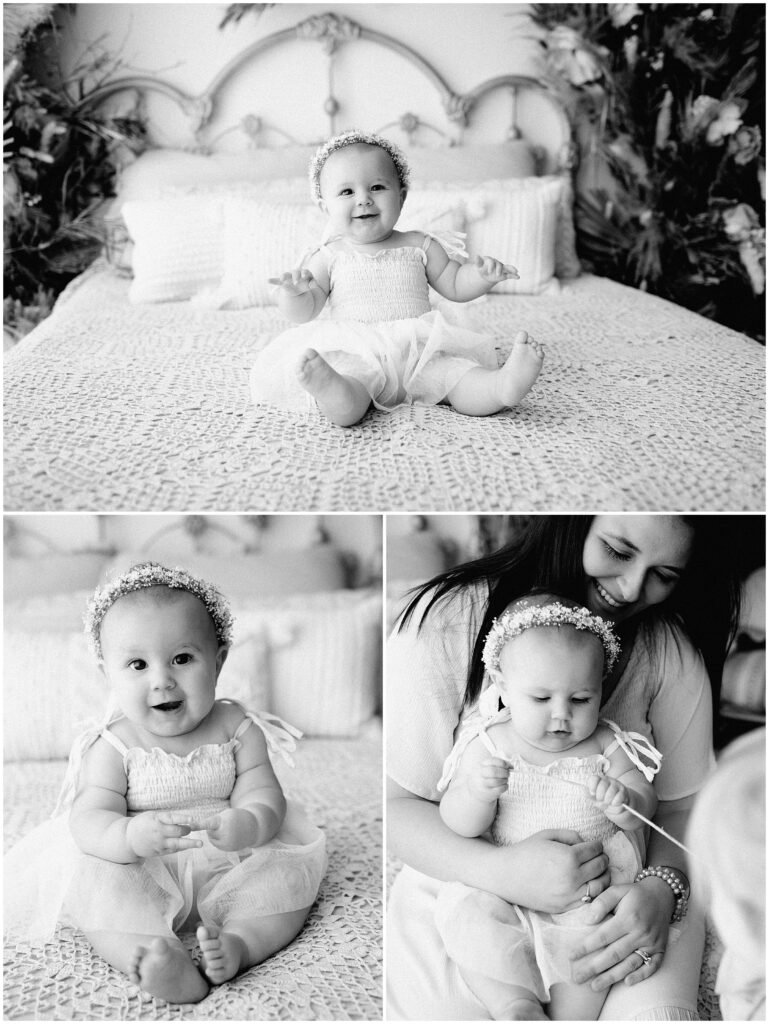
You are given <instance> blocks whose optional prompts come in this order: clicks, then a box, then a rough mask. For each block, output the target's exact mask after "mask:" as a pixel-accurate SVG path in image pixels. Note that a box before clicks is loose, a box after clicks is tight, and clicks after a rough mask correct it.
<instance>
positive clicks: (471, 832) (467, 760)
mask: <svg viewBox="0 0 769 1024" xmlns="http://www.w3.org/2000/svg"><path fill="white" fill-rule="evenodd" d="M507 776H508V767H507V765H506V764H505V762H504V761H503V760H502V759H501V758H499V757H492V756H491V754H490V753H489V751H488V750H487V749H486V748H485V747H484V745H483V743H481V741H480V740H479V739H477V738H476V739H474V740H472V741H471V742H470V743H469V744H468V746H467V748H466V749H465V751H464V753H463V754H462V757H461V759H460V762H459V765H458V767H457V770H456V772H455V774H454V777H453V778H452V780H451V782H450V783H449V786H448V789H447V790H446V792H445V793H444V794H443V798H442V800H441V803H440V811H441V818H443V820H444V822H445V823H446V824H447V825H448V827H449V828H450V829H452V830H453V831H454V832H456V833H457V834H458V835H460V836H480V835H482V834H483V833H484V832H485V831H486V829H487V828H488V827H489V825H491V823H492V821H493V820H494V818H495V816H496V813H497V800H498V799H499V797H500V796H501V795H502V793H504V792H505V790H506V789H507Z"/></svg>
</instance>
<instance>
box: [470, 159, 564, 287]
mask: <svg viewBox="0 0 769 1024" xmlns="http://www.w3.org/2000/svg"><path fill="white" fill-rule="evenodd" d="M562 194H563V180H562V179H561V178H560V177H547V178H522V179H520V180H518V181H515V180H510V181H505V182H502V183H500V182H485V183H484V184H482V185H479V186H477V187H476V188H475V189H474V190H473V193H472V195H473V196H474V198H475V199H476V200H479V201H481V202H483V204H484V206H485V209H486V214H485V216H484V217H483V219H482V220H476V221H473V222H471V223H470V224H468V231H467V248H468V251H469V252H470V253H471V254H473V255H483V256H495V257H496V258H497V259H500V260H502V261H503V262H504V263H511V264H512V265H513V266H514V267H516V268H517V270H518V273H519V274H520V279H519V280H517V281H505V282H504V283H503V284H500V285H497V286H496V287H495V289H494V291H495V293H497V294H513V295H514V294H537V293H539V292H542V291H544V290H545V289H546V288H552V287H554V286H556V287H557V281H556V278H555V276H554V275H555V241H556V234H557V226H558V215H559V209H560V204H561V198H562Z"/></svg>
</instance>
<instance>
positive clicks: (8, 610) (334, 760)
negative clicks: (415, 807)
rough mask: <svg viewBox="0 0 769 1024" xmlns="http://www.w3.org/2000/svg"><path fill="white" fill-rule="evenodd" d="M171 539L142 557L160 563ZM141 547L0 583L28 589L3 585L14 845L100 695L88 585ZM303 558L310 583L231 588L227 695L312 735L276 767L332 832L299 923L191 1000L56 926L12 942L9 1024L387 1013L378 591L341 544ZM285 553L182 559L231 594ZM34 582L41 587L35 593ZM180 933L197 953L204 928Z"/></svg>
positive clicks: (96, 551) (50, 798) (43, 812)
mask: <svg viewBox="0 0 769 1024" xmlns="http://www.w3.org/2000/svg"><path fill="white" fill-rule="evenodd" d="M18 518H19V519H26V517H18ZM65 518H67V517H65ZM120 518H128V517H120ZM35 525H36V524H33V526H35ZM61 529H62V531H63V530H64V529H65V527H64V526H62V527H61ZM6 539H7V544H6V547H8V538H6ZM167 539H168V538H164V541H165V540H167ZM162 549H163V546H162V544H161V545H160V550H158V546H153V548H152V551H151V552H146V553H148V554H150V555H151V556H154V557H159V556H160V551H162ZM135 554H136V552H135V551H134V552H129V551H127V550H125V549H123V550H113V549H109V550H108V549H107V548H105V546H104V545H103V544H101V545H99V546H92V548H91V549H90V550H88V551H83V550H81V551H78V552H77V553H76V554H71V553H68V552H66V553H62V552H60V551H56V552H49V553H48V554H47V556H45V557H44V558H43V559H41V558H40V556H38V557H37V558H34V559H32V558H30V557H9V556H8V554H6V559H5V565H6V574H5V575H6V587H8V586H10V585H11V584H12V583H14V582H15V581H17V580H19V579H20V578H22V579H25V580H27V586H26V590H24V589H23V588H17V590H16V596H15V598H11V599H9V597H8V594H7V592H6V600H5V613H4V618H5V623H4V624H5V644H4V678H5V701H4V721H5V737H4V757H5V764H4V787H5V789H4V822H5V848H6V849H7V848H8V847H10V846H11V845H12V844H13V843H14V842H15V841H16V840H17V839H19V838H20V837H21V836H23V835H25V834H26V833H27V832H29V831H30V830H31V829H32V828H33V827H34V826H35V825H36V824H37V823H39V822H40V821H42V820H43V819H44V818H45V817H46V816H47V815H48V814H49V813H50V812H51V811H52V809H53V807H54V805H55V802H56V798H57V795H58V791H59V787H60V783H61V780H62V778H63V775H64V771H65V767H66V752H67V748H68V746H69V742H70V737H71V736H72V735H73V734H74V733H75V732H77V731H78V723H79V722H80V721H82V720H83V719H85V718H87V717H89V716H93V714H94V710H95V709H98V708H99V707H101V706H103V683H102V682H101V681H100V677H99V676H98V674H96V673H95V669H94V666H93V665H92V664H91V660H90V656H89V654H88V652H87V650H86V648H85V646H84V638H83V636H82V631H81V629H80V628H79V625H78V619H79V616H80V614H81V611H82V607H83V601H84V599H85V597H86V595H87V593H88V589H86V586H87V581H88V580H92V581H93V582H95V581H96V579H101V578H103V573H104V572H105V568H106V567H107V566H110V567H113V568H115V567H121V566H122V565H123V564H125V562H126V561H128V560H133V558H134V556H135ZM289 554H290V553H289ZM294 554H295V555H296V560H297V564H298V563H299V560H300V559H301V562H302V563H303V565H304V576H303V580H304V587H305V592H303V593H294V594H288V593H285V592H283V593H281V592H280V591H279V589H278V588H279V586H280V583H281V580H280V578H277V577H276V578H275V581H274V583H273V584H270V582H269V574H268V573H267V572H264V573H263V574H262V576H261V578H262V580H264V581H265V582H264V583H263V585H262V590H261V592H260V593H254V590H255V589H256V588H254V586H253V585H252V588H251V592H250V593H248V594H246V593H244V592H243V591H240V592H238V590H237V587H236V589H235V596H234V597H232V604H233V610H234V613H235V616H236V625H235V629H236V633H235V645H234V647H233V649H232V651H231V654H230V658H229V659H228V664H227V665H225V669H224V670H223V672H222V677H221V679H220V685H219V693H220V695H221V696H227V695H229V696H232V697H235V698H237V699H241V700H243V701H245V702H248V703H251V704H252V706H261V707H271V708H272V710H274V711H275V712H276V713H282V715H283V716H284V717H285V718H286V719H287V720H290V716H291V715H292V716H293V720H294V723H295V724H297V725H298V726H300V727H301V728H302V729H303V730H304V732H305V736H304V738H303V739H302V740H300V741H299V745H298V747H297V750H296V752H295V767H294V768H290V767H288V766H287V765H285V764H284V763H283V762H282V761H281V760H280V759H277V761H276V763H275V769H276V772H277V774H278V776H279V778H280V780H281V783H282V785H283V786H284V789H285V791H286V793H287V794H288V795H289V797H291V798H293V799H294V800H295V801H297V802H299V803H301V804H303V805H304V807H305V808H306V809H307V810H308V812H309V814H310V815H311V817H312V818H313V820H314V821H315V822H316V823H317V824H318V825H319V826H320V828H322V829H323V831H324V832H325V835H326V839H327V849H328V853H329V867H328V871H327V874H326V876H325V878H324V881H323V883H322V886H321V890H320V894H319V897H318V899H317V901H316V903H315V905H314V907H313V909H312V911H311V914H310V917H309V918H308V921H307V924H306V926H305V928H304V929H303V931H302V932H301V933H300V935H299V937H298V938H297V939H296V940H295V942H293V943H292V944H291V945H290V946H289V947H288V948H287V949H285V950H283V951H281V952H280V953H278V954H277V955H276V956H274V957H272V958H271V959H270V960H269V961H267V962H266V963H264V964H262V965H261V966H259V967H258V968H255V969H253V970H251V971H248V972H246V973H245V974H243V975H241V976H239V977H238V978H236V979H233V980H232V981H231V982H229V983H227V984H225V985H222V986H220V987H218V988H215V989H213V990H212V991H211V993H210V994H209V995H208V996H207V997H206V999H205V1000H203V1001H202V1002H201V1003H198V1004H195V1005H182V1006H179V1005H171V1004H168V1003H165V1002H164V1001H162V1000H159V999H154V998H152V997H150V996H148V995H147V994H146V993H143V992H141V991H140V989H139V988H138V987H137V986H135V985H132V984H130V983H129V982H128V981H127V980H126V979H125V978H124V977H123V976H122V975H120V974H119V973H118V972H115V971H113V970H112V969H111V968H109V967H108V965H107V964H106V962H105V961H103V960H101V958H99V957H97V956H95V955H94V954H93V953H92V952H91V951H90V949H89V947H88V944H87V943H86V941H85V939H84V937H83V936H82V935H81V934H80V933H78V932H75V931H73V930H71V929H61V928H60V929H59V933H58V935H57V936H56V941H54V942H51V943H49V944H47V945H46V946H45V948H44V949H43V950H42V951H41V950H40V949H39V948H32V947H30V946H29V945H27V944H25V943H22V942H19V941H18V940H14V939H8V938H7V937H6V944H5V966H4V984H3V999H4V1019H6V1020H22V1019H24V1020H147V1019H150V1020H186V1019H189V1020H197V1019H208V1020H212V1019H213V1020H375V1019H381V1016H382V1000H381V942H382V834H381V824H382V789H381V780H382V749H381V720H380V718H379V706H380V694H381V678H380V666H381V620H382V615H381V608H382V601H381V587H380V588H378V589H377V588H372V587H371V586H366V587H359V588H353V589H351V588H349V587H345V586H343V585H341V586H338V587H334V569H333V568H330V567H331V566H333V563H334V559H333V552H329V551H319V550H317V549H316V548H307V547H303V548H302V549H301V550H297V551H295V552H294ZM275 557H276V556H274V555H273V556H271V555H270V554H269V553H268V552H261V553H258V554H257V553H253V552H241V553H240V554H238V555H237V556H232V557H231V558H229V559H227V558H223V557H222V555H221V554H217V555H215V556H214V555H211V554H207V553H206V552H205V551H202V552H201V551H197V552H195V553H193V555H191V556H190V558H189V559H188V560H187V562H186V563H184V564H189V565H190V566H191V568H192V567H194V568H193V571H195V572H202V571H203V569H204V568H206V566H207V565H208V566H209V567H210V566H212V565H214V563H217V564H218V565H219V572H220V579H221V580H223V579H224V576H226V575H228V576H229V579H228V581H227V582H228V583H229V584H230V593H231V594H232V593H233V589H232V585H233V583H237V581H238V580H242V579H243V578H245V576H246V575H250V576H251V579H252V580H253V578H254V575H253V569H254V567H255V566H256V564H257V561H258V560H260V559H261V565H262V567H263V568H264V569H267V568H268V567H269V566H270V565H272V566H273V567H274V565H275ZM283 560H284V562H285V557H284V559H283ZM44 562H45V563H47V564H46V565H44V564H43V563H44ZM19 563H26V564H24V565H20V564H19ZM244 565H245V567H244ZM30 570H32V571H30ZM54 574H56V575H57V576H58V578H60V579H64V578H66V579H68V580H69V581H70V583H69V589H64V588H63V586H62V584H59V585H58V586H57V585H56V584H55V583H54V582H53V576H54ZM210 575H211V574H210V573H209V576H210ZM36 576H37V578H38V579H39V580H41V581H44V585H45V592H42V593H41V592H40V588H34V587H33V584H32V582H31V581H33V580H34V578H35V577H36ZM336 578H337V579H341V577H336ZM220 585H221V586H222V587H224V582H221V583H220ZM88 586H89V587H90V583H88ZM35 591H36V592H35ZM33 652H34V657H33V656H32V654H33ZM308 665H311V666H312V667H311V668H308ZM54 669H55V672H54ZM228 670H229V674H228ZM31 692H34V693H35V694H36V695H37V698H38V699H36V700H35V701H33V702H30V700H29V695H30V693H31ZM30 704H32V706H33V708H34V710H33V711H30ZM278 707H280V712H278ZM185 941H187V943H188V946H189V948H190V950H191V951H192V952H193V953H194V952H195V940H194V936H190V937H188V938H187V939H186V940H185Z"/></svg>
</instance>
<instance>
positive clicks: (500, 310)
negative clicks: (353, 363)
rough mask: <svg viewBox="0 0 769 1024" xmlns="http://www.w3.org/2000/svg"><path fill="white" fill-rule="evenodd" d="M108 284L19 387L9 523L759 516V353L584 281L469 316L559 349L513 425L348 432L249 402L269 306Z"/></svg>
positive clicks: (62, 307) (90, 283) (100, 285)
mask: <svg viewBox="0 0 769 1024" xmlns="http://www.w3.org/2000/svg"><path fill="white" fill-rule="evenodd" d="M127 288H128V282H127V281H126V280H125V279H124V278H120V277H118V276H116V275H115V274H114V273H112V272H111V271H109V270H105V269H104V268H99V267H94V268H91V270H90V271H88V272H86V274H85V275H83V276H81V278H78V279H77V280H76V281H75V282H73V284H72V285H71V286H70V288H69V289H68V290H67V291H66V292H65V293H64V295H63V296H62V298H61V299H60V300H59V303H58V304H57V307H56V309H55V310H54V313H53V315H52V316H51V317H49V318H48V319H47V320H45V321H44V322H43V323H42V324H40V325H39V326H38V327H37V328H36V329H35V330H34V331H33V332H32V334H30V335H29V336H28V337H27V338H26V339H25V340H24V341H23V342H21V343H20V344H19V345H18V346H17V347H16V349H14V350H13V351H12V352H10V353H9V355H8V357H7V360H6V368H5V410H4V411H5V435H4V437H5V473H6V480H5V507H6V509H7V510H9V511H18V510H60V509H61V510H80V509H88V510H94V509H97V510H101V511H110V510H124V509H130V510H132V511H162V510H173V509H180V508H184V509H199V510H204V511H205V510H217V511H234V510H243V509H258V510H259V511H263V512H269V511H294V510H308V511H309V510H323V511H342V510H347V511H361V510H366V511H387V510H410V511H425V510H432V511H466V510H478V509H480V510H483V511H495V510H506V511H511V510H522V509H528V510H531V511H553V510H554V509H569V510H573V511H600V510H608V509H612V510H618V511H619V510H628V511H635V510H643V509H652V510H654V509H657V510H659V509H667V510H671V511H674V510H692V509H695V510H702V511H721V510H725V509H728V510H754V511H755V510H760V509H763V508H764V468H765V455H764V452H765V447H764V440H765V426H764V424H765V420H764V415H765V413H764V349H763V348H762V347H761V346H760V345H758V344H757V343H756V342H754V341H752V340H750V339H748V338H746V337H744V336H742V335H740V334H737V333H735V332H734V331H731V330H728V329H727V328H724V327H722V326H720V325H718V324H716V323H714V322H712V321H710V320H707V319H704V318H702V317H700V316H698V315H696V314H694V313H691V312H689V311H688V310H685V309H682V308H680V307H678V306H675V305H673V304H671V303H669V302H666V301H664V300H661V299H659V298H656V297H654V296H649V295H646V294H644V293H642V292H639V291H636V290H634V289H631V288H627V287H625V286H623V285H619V284H617V283H616V282H613V281H609V280H607V279H603V278H598V277H595V276H591V275H585V276H583V277H581V278H578V279H577V280H575V281H573V282H569V283H567V284H565V285H564V286H563V287H562V290H561V291H560V293H558V294H555V295H540V296H488V297H487V298H486V299H485V300H481V301H479V302H477V303H474V304H473V305H472V312H473V314H474V315H475V316H476V318H478V319H479V320H480V321H481V324H482V325H483V326H485V328H486V329H487V330H489V331H490V332H492V333H493V335H494V336H495V338H496V339H498V342H499V346H500V350H501V352H502V353H503V354H504V352H505V347H506V345H508V344H509V341H510V339H511V336H512V334H513V331H514V330H515V329H517V328H518V327H523V328H525V329H526V330H528V331H529V332H530V333H531V334H532V336H534V337H536V338H537V339H538V340H540V341H542V342H543V343H544V344H545V346H546V350H547V355H546V360H545V367H544V370H543V372H542V374H541V376H540V378H539V380H538V382H537V384H536V385H535V387H534V389H533V391H532V392H531V393H530V394H529V395H528V396H527V398H526V399H525V400H524V402H523V403H522V404H521V405H520V406H519V407H518V408H516V409H514V410H512V411H508V412H504V413H499V414H497V415H496V416H492V417H484V418H473V417H467V416H462V415H459V414H457V413H455V412H454V411H453V410H451V409H449V408H448V407H445V406H439V407H434V408H424V407H413V406H412V407H404V408H401V409H398V410H396V411H395V412H392V413H382V412H378V411H373V412H371V413H369V414H368V415H367V417H366V418H365V420H364V421H363V422H362V423H361V424H359V425H358V426H355V427H353V428H346V429H345V428H340V427H336V426H334V425H332V424H330V423H328V422H327V421H326V420H324V419H322V418H321V417H320V414H319V413H317V411H314V412H310V413H308V414H307V415H306V416H297V415H295V414H291V413H288V412H278V411H275V410H273V409H268V408H266V407H263V408H256V407H254V406H253V405H251V404H250V401H249V395H248V373H249V369H250V367H251V364H252V363H253V359H254V355H255V353H256V352H257V351H258V349H259V348H260V347H261V346H262V345H264V344H266V343H267V341H268V339H269V337H270V336H272V335H274V334H276V333H278V332H279V331H280V330H282V329H284V328H285V327H286V326H287V324H286V321H285V320H284V319H283V318H282V317H281V315H280V314H279V312H278V311H277V309H276V308H275V307H267V308H260V309H249V310H244V311H240V312H221V311H216V312H212V311H206V310H198V309H195V308H194V307H193V306H191V305H190V304H189V303H187V302H184V303H166V304H162V305H144V306H131V305H130V304H129V303H128V301H127V298H126V293H127Z"/></svg>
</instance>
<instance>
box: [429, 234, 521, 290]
mask: <svg viewBox="0 0 769 1024" xmlns="http://www.w3.org/2000/svg"><path fill="white" fill-rule="evenodd" d="M425 271H426V273H427V280H428V281H429V282H430V284H431V285H432V286H433V288H434V289H435V290H436V292H438V294H439V295H442V296H443V297H444V299H451V300H452V302H469V301H470V299H477V298H478V296H479V295H485V294H486V292H488V291H491V289H492V288H493V287H494V285H495V284H501V282H502V281H507V280H509V279H510V278H517V277H518V271H517V270H516V269H515V267H511V266H507V265H506V264H504V263H501V262H500V261H499V260H495V259H493V258H492V257H491V256H474V257H473V258H472V259H471V260H470V261H469V262H468V263H464V264H463V263H458V262H457V261H456V260H452V259H450V258H449V256H448V254H447V253H446V251H445V250H444V249H443V247H442V246H441V245H439V244H438V243H433V244H431V245H430V246H429V248H428V250H427V265H426V267H425Z"/></svg>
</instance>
